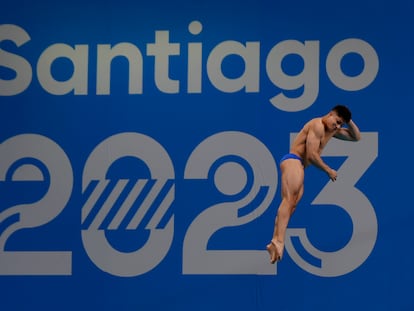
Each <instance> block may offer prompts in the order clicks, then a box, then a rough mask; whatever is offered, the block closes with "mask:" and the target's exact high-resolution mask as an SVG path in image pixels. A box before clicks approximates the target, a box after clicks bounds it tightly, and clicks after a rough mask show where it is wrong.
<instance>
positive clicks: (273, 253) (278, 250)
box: [266, 240, 283, 264]
mask: <svg viewBox="0 0 414 311" xmlns="http://www.w3.org/2000/svg"><path fill="white" fill-rule="evenodd" d="M266 249H267V251H268V252H269V254H270V263H272V264H274V263H275V262H276V261H280V260H282V254H283V244H282V243H280V242H279V241H273V240H272V241H271V242H270V243H269V244H267V246H266Z"/></svg>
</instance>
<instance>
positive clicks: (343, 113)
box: [332, 105, 352, 123]
mask: <svg viewBox="0 0 414 311" xmlns="http://www.w3.org/2000/svg"><path fill="white" fill-rule="evenodd" d="M332 111H335V112H336V114H337V115H338V116H339V117H341V118H343V119H344V121H345V122H346V123H348V122H349V121H351V117H352V113H351V110H349V109H348V107H346V106H343V105H336V106H335V107H333V108H332Z"/></svg>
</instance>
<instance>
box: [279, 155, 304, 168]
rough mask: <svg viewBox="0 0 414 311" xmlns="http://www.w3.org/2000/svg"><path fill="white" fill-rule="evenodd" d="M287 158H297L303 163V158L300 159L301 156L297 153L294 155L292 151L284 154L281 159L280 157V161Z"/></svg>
mask: <svg viewBox="0 0 414 311" xmlns="http://www.w3.org/2000/svg"><path fill="white" fill-rule="evenodd" d="M287 159H296V160H299V161H300V162H301V163H302V165H303V160H302V158H301V157H300V156H298V155H296V154H294V153H288V154H285V155H284V156H283V157H282V158H281V159H280V163H282V162H283V161H284V160H287Z"/></svg>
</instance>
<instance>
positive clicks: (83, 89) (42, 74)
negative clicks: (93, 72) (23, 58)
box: [37, 44, 88, 95]
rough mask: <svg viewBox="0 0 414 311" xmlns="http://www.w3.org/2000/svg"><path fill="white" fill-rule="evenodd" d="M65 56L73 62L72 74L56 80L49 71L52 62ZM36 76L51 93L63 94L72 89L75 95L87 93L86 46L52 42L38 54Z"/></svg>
mask: <svg viewBox="0 0 414 311" xmlns="http://www.w3.org/2000/svg"><path fill="white" fill-rule="evenodd" d="M61 57H63V58H67V59H69V60H70V61H71V62H72V64H73V74H72V77H71V78H70V79H68V80H67V81H57V80H56V79H55V78H54V77H53V75H52V72H51V67H52V64H53V62H55V61H56V60H57V59H58V58H61ZM37 76H38V79H39V82H40V84H41V85H42V87H43V88H44V89H45V90H46V91H47V92H49V93H51V94H53V95H65V94H67V93H69V92H71V91H72V90H73V91H74V93H75V94H76V95H86V94H87V93H88V46H87V45H75V48H72V47H71V46H69V45H66V44H53V45H51V46H50V47H49V48H47V49H46V50H45V51H44V52H43V53H42V55H40V58H39V62H38V63H37Z"/></svg>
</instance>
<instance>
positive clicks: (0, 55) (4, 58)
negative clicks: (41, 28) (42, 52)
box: [0, 25, 32, 96]
mask: <svg viewBox="0 0 414 311" xmlns="http://www.w3.org/2000/svg"><path fill="white" fill-rule="evenodd" d="M5 40H11V41H13V42H14V43H15V44H16V46H17V47H20V46H22V45H23V44H25V43H26V42H28V41H30V36H29V35H28V34H27V32H26V31H25V30H24V29H23V28H20V27H19V26H15V25H0V43H1V42H2V41H5ZM0 66H4V67H6V68H10V69H12V70H14V71H15V72H16V77H15V78H14V79H12V80H4V79H2V78H1V77H0V96H13V95H17V94H20V93H21V92H23V91H24V90H26V89H27V88H28V87H29V85H30V83H31V82H32V67H31V66H30V63H29V62H28V61H27V60H26V59H24V58H23V57H20V56H18V55H15V54H13V53H9V52H6V51H4V50H2V49H1V48H0Z"/></svg>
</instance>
